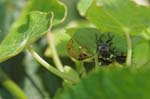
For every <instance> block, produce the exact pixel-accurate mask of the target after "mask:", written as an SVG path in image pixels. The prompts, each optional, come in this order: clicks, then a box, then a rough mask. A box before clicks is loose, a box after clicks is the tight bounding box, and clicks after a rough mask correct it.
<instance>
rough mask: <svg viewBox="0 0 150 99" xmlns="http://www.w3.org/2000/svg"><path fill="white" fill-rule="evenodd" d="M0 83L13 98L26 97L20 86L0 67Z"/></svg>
mask: <svg viewBox="0 0 150 99" xmlns="http://www.w3.org/2000/svg"><path fill="white" fill-rule="evenodd" d="M0 84H1V85H2V86H3V87H4V88H6V89H7V90H8V91H9V92H10V93H11V94H12V96H14V97H15V99H28V98H27V96H26V95H25V93H24V92H23V91H22V90H21V89H20V87H19V86H18V85H16V83H15V82H13V81H12V80H11V79H10V78H9V77H8V76H7V74H6V73H5V72H4V71H3V70H2V69H0Z"/></svg>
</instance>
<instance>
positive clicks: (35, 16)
mask: <svg viewBox="0 0 150 99" xmlns="http://www.w3.org/2000/svg"><path fill="white" fill-rule="evenodd" d="M50 18H51V15H50V14H48V13H42V12H37V11H35V12H31V13H30V14H29V15H28V16H27V18H26V21H24V23H22V25H20V27H19V28H18V29H17V31H13V32H12V33H9V34H8V35H7V36H6V37H5V39H4V40H3V41H2V43H1V44H0V62H2V61H4V60H6V59H8V58H10V57H12V56H15V55H16V54H18V53H19V52H21V51H22V50H23V49H24V48H25V47H26V45H29V44H31V43H33V42H34V41H35V40H36V39H38V38H39V37H41V36H42V35H44V34H45V33H46V32H47V31H48V28H49V26H50Z"/></svg>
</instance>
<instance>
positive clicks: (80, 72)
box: [75, 61, 86, 77]
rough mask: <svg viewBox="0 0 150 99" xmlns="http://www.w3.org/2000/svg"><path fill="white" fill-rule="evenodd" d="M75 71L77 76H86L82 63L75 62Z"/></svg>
mask: <svg viewBox="0 0 150 99" xmlns="http://www.w3.org/2000/svg"><path fill="white" fill-rule="evenodd" d="M75 63H76V70H77V71H78V73H79V74H81V77H83V76H86V69H85V67H84V62H83V61H76V62H75Z"/></svg>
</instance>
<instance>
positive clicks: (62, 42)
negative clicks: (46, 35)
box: [45, 29, 70, 57]
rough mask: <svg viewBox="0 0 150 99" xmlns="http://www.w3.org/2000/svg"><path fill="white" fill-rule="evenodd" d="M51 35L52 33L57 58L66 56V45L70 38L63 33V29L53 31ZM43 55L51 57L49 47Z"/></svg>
mask: <svg viewBox="0 0 150 99" xmlns="http://www.w3.org/2000/svg"><path fill="white" fill-rule="evenodd" d="M52 33H53V37H54V43H55V46H56V49H57V52H58V54H59V56H61V57H65V56H68V53H67V43H68V41H69V39H70V36H69V35H68V34H66V33H65V30H64V29H58V30H54V31H52ZM45 55H46V56H47V57H51V55H52V50H51V48H50V47H48V48H47V49H46V52H45Z"/></svg>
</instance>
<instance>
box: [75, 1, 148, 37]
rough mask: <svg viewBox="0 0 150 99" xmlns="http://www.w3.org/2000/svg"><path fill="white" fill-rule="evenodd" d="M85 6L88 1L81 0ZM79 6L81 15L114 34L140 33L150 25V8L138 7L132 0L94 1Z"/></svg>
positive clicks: (81, 3)
mask: <svg viewBox="0 0 150 99" xmlns="http://www.w3.org/2000/svg"><path fill="white" fill-rule="evenodd" d="M81 1H82V2H80V3H79V5H84V2H85V1H86V0H81ZM90 4H91V5H90V6H89V4H86V3H85V5H87V7H86V8H83V7H85V6H78V9H84V10H80V13H86V14H85V17H86V18H87V19H88V20H90V21H91V22H92V23H93V24H95V25H96V26H97V27H98V28H99V29H101V30H102V31H107V32H108V31H109V32H114V33H123V32H130V33H131V34H135V33H140V32H141V31H143V30H144V29H146V28H147V27H148V26H149V25H150V23H149V22H150V8H149V7H144V6H140V5H137V4H136V3H134V2H133V1H131V0H96V1H94V0H93V3H90Z"/></svg>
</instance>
